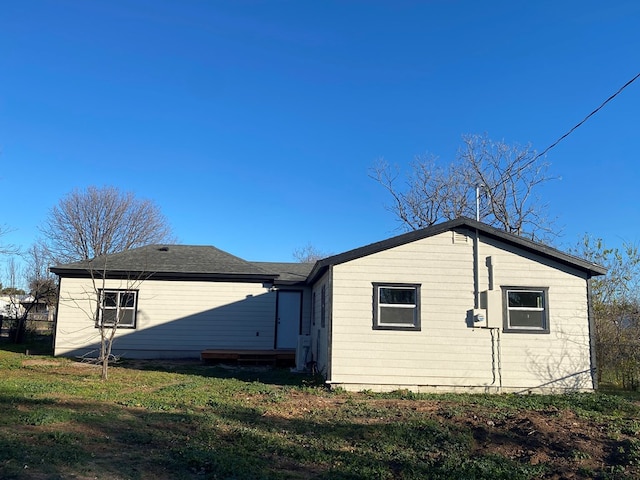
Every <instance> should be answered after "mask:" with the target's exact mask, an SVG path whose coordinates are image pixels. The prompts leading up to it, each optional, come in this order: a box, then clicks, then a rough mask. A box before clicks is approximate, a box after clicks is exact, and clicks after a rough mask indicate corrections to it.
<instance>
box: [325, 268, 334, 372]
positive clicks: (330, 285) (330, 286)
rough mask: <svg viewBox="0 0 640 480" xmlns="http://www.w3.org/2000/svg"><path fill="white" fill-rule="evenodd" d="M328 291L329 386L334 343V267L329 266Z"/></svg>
mask: <svg viewBox="0 0 640 480" xmlns="http://www.w3.org/2000/svg"><path fill="white" fill-rule="evenodd" d="M327 290H328V297H329V298H328V299H326V300H328V301H327V304H328V305H326V306H325V308H326V307H329V311H328V312H327V332H326V334H327V379H326V382H327V384H331V363H332V361H331V360H332V359H331V356H332V354H331V352H332V343H333V338H332V337H333V265H329V279H328V281H327Z"/></svg>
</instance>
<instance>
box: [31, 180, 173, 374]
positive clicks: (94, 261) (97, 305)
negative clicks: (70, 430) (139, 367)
mask: <svg viewBox="0 0 640 480" xmlns="http://www.w3.org/2000/svg"><path fill="white" fill-rule="evenodd" d="M43 234H44V236H45V238H46V244H47V246H48V248H49V250H50V252H51V254H52V256H53V257H54V258H55V259H56V261H57V262H64V263H68V262H73V261H80V262H83V263H84V264H86V271H87V272H88V273H89V275H90V277H91V281H92V288H91V289H90V291H88V292H86V294H87V298H86V299H85V300H86V301H87V302H88V304H89V305H90V306H89V307H86V303H83V304H82V305H80V304H79V303H78V307H79V308H82V309H84V311H85V312H86V313H87V316H88V320H90V321H92V322H95V324H96V326H97V327H98V329H99V332H100V352H99V355H98V358H97V360H98V362H100V363H101V364H102V378H103V379H104V380H106V379H107V377H108V373H107V372H108V365H109V361H110V359H112V355H111V351H112V347H113V343H114V340H115V338H116V331H117V329H118V326H119V325H121V323H122V321H123V319H124V317H123V316H126V315H127V312H128V307H127V306H126V303H127V302H129V301H130V299H131V298H134V290H135V287H136V286H137V285H139V284H140V283H141V282H142V281H144V280H145V278H146V277H144V276H135V277H133V278H129V279H125V280H122V281H121V282H120V283H121V284H123V285H124V288H122V286H119V287H118V289H117V294H116V295H115V297H114V295H111V294H110V293H109V292H110V290H109V289H108V288H107V287H109V285H108V282H107V280H108V266H107V263H108V260H109V255H110V254H113V253H118V252H122V251H125V250H129V249H132V248H136V247H141V246H144V245H149V244H153V243H173V242H174V239H173V238H172V236H171V228H170V227H169V225H168V222H167V220H166V218H165V217H164V215H162V213H161V212H160V209H159V208H158V206H157V205H156V204H155V203H153V202H152V201H150V200H140V199H137V198H136V197H135V196H134V195H133V193H131V192H127V193H123V192H121V191H120V190H118V189H117V188H115V187H103V188H98V187H93V186H92V187H88V188H87V189H86V190H74V191H73V192H71V193H69V194H68V195H67V196H66V197H64V198H62V199H61V200H60V202H59V203H58V205H57V206H55V207H53V208H52V209H51V211H50V213H49V216H48V218H47V221H46V223H45V226H44V228H43ZM60 300H61V301H62V300H63V299H60ZM65 300H66V301H75V300H74V299H65ZM114 301H115V302H116V305H111V303H112V302H114ZM120 302H124V303H125V305H120ZM120 307H122V308H120ZM105 312H107V313H106V315H107V317H108V318H106V320H105Z"/></svg>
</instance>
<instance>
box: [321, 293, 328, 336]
mask: <svg viewBox="0 0 640 480" xmlns="http://www.w3.org/2000/svg"><path fill="white" fill-rule="evenodd" d="M326 301H327V291H326V288H325V286H324V285H322V290H320V326H321V327H322V328H324V327H325V326H326V317H325V315H326V313H327V308H326Z"/></svg>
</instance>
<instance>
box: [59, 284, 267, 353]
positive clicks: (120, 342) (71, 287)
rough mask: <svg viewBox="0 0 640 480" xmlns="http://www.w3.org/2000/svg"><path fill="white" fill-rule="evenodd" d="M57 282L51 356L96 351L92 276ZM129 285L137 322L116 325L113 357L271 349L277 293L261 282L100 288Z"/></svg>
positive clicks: (97, 331)
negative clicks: (133, 291)
mask: <svg viewBox="0 0 640 480" xmlns="http://www.w3.org/2000/svg"><path fill="white" fill-rule="evenodd" d="M60 282H61V283H60V300H59V311H58V318H64V323H61V322H57V326H56V342H55V352H54V353H55V355H83V354H86V353H88V352H91V351H95V350H96V349H98V348H99V342H100V332H99V329H98V328H96V327H95V322H94V321H93V318H95V317H94V315H95V308H96V299H95V293H94V292H93V290H92V288H91V287H90V285H91V283H90V280H88V279H77V278H61V280H60ZM101 287H103V286H102V285H101ZM127 287H128V288H131V289H136V290H138V291H139V293H138V310H137V325H136V328H135V329H124V328H122V329H118V331H117V333H116V340H115V342H114V354H116V355H124V356H127V357H131V358H163V357H164V358H168V357H173V358H179V357H183V358H185V357H199V355H200V352H201V351H202V350H204V349H246V350H253V349H255V350H268V349H273V348H274V343H275V309H276V293H275V292H270V291H269V290H268V289H267V288H264V287H263V286H262V284H261V283H234V282H200V281H189V282H177V281H160V280H145V281H142V282H138V284H136V285H131V284H129V285H127V282H125V281H120V280H107V281H106V282H105V284H104V287H103V288H114V289H118V288H127Z"/></svg>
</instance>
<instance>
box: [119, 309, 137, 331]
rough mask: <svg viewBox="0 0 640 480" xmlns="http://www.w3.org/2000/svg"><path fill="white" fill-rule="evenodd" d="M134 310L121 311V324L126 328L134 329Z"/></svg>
mask: <svg viewBox="0 0 640 480" xmlns="http://www.w3.org/2000/svg"><path fill="white" fill-rule="evenodd" d="M133 313H134V312H133V310H120V323H119V324H118V325H122V326H125V327H133Z"/></svg>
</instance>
